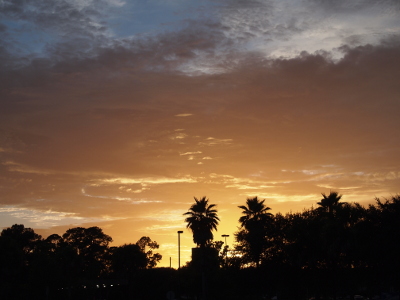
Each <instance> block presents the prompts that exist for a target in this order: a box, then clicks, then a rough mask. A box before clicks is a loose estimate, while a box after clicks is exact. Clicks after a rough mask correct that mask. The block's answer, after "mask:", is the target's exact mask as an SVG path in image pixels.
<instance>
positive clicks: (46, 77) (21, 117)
mask: <svg viewBox="0 0 400 300" xmlns="http://www.w3.org/2000/svg"><path fill="white" fill-rule="evenodd" d="M64 2H66V3H69V5H72V4H71V3H72V2H71V1H67V0H65V1H64ZM103 2H104V3H108V4H109V5H111V6H113V7H114V9H117V8H118V9H123V8H124V6H128V4H126V3H125V2H122V1H121V2H120V1H103ZM159 2H160V3H159V5H160V6H161V3H162V5H172V4H171V3H173V1H172V2H171V3H169V4H166V3H167V2H165V1H159ZM164 2H165V3H164ZM178 2H179V1H178ZM181 2H182V3H181V5H183V3H184V2H185V1H181ZM217 2H218V3H221V6H218V7H217V8H218V9H219V10H217V12H216V13H215V14H214V15H213V19H212V20H210V19H209V18H205V17H203V16H202V14H201V10H200V9H199V10H195V12H196V13H195V14H194V15H192V13H193V10H188V11H186V10H180V8H179V7H180V6H179V5H178V4H176V3H175V6H172V8H170V9H171V12H172V11H174V12H178V13H177V15H178V16H180V18H181V19H182V20H178V19H177V20H176V21H175V23H174V26H175V27H174V28H168V29H165V28H164V27H163V28H162V29H157V30H156V31H155V32H154V31H151V33H148V32H145V31H144V32H143V33H142V35H137V33H131V35H129V36H127V34H126V33H124V34H125V36H122V33H119V31H118V30H117V29H115V28H113V27H112V25H113V24H114V25H115V23H113V22H111V21H110V20H111V19H112V17H113V18H115V19H118V17H121V19H122V15H118V13H121V14H122V12H121V11H118V10H117V11H115V10H111V12H108V15H107V14H106V16H108V19H107V20H108V21H107V22H108V23H107V22H105V24H106V25H104V26H105V27H106V29H102V30H103V31H101V30H100V29H96V28H97V27H96V28H95V29H93V28H92V27H90V26H89V25H88V24H87V23H85V21H84V20H86V19H85V18H84V17H85V16H86V17H87V18H89V19H90V18H95V17H94V16H92V15H90V14H89V10H87V11H86V10H85V9H82V8H80V10H79V12H80V14H81V19H79V20H80V22H75V21H74V22H75V23H73V21H71V20H69V19H68V18H62V17H61V15H60V20H58V22H64V23H62V24H63V26H58V25H57V26H55V25H54V24H53V25H51V24H50V25H51V26H54V28H52V27H50V28H51V30H53V31H51V32H50V33H49V34H50V37H44V36H41V39H39V38H38V37H37V38H35V40H34V41H32V40H29V39H27V38H26V36H25V35H23V34H22V33H21V30H20V31H18V32H17V31H16V30H15V29H14V28H13V27H12V26H14V25H11V23H12V21H15V22H21V24H22V23H23V22H27V21H26V20H30V19H29V18H26V17H25V18H23V16H24V15H23V14H24V10H22V8H21V7H20V8H18V9H21V10H18V9H17V8H15V7H14V8H13V9H14V10H13V11H14V12H15V11H18V12H19V15H18V14H17V13H15V14H11V13H9V11H11V8H8V7H7V4H2V5H3V6H2V7H1V8H2V10H1V11H0V12H1V14H3V18H0V19H3V20H6V21H4V22H3V23H1V24H0V33H1V34H2V36H3V42H2V43H3V44H2V46H3V48H2V50H1V51H0V62H1V63H0V65H1V71H0V76H1V78H0V79H1V83H0V216H1V218H0V226H1V227H2V228H4V227H9V226H11V225H12V224H15V223H17V224H24V225H25V226H27V227H32V228H34V229H35V230H36V231H37V232H39V233H41V234H42V235H43V236H47V235H48V234H52V233H59V234H62V233H64V232H65V231H66V230H67V229H68V228H71V227H76V226H83V227H89V226H99V227H101V228H102V229H103V230H104V232H105V233H106V234H109V235H111V236H112V238H113V239H114V245H121V244H123V243H134V242H136V241H137V240H138V239H139V238H140V237H141V236H150V237H151V238H152V239H153V240H156V241H157V242H158V243H159V244H160V249H159V252H160V253H161V254H162V255H163V260H162V262H161V264H160V265H161V266H169V258H170V257H171V258H172V264H173V267H176V266H177V233H176V232H177V230H184V234H183V235H182V236H181V246H182V259H181V262H182V264H183V263H184V262H186V261H188V260H190V248H191V247H193V246H194V244H193V242H192V235H191V233H190V232H189V231H188V230H186V229H185V223H184V216H183V213H184V212H186V211H187V209H188V208H189V207H190V205H191V204H192V203H193V197H194V196H195V197H202V196H207V197H208V198H209V199H210V202H211V203H214V204H217V208H218V211H219V216H220V219H221V222H220V226H219V227H218V232H216V233H215V238H216V239H218V240H223V238H222V237H221V235H222V234H229V235H230V237H229V238H228V244H230V245H232V244H233V242H234V238H233V234H234V232H235V231H236V230H237V226H238V219H239V217H240V209H239V208H237V206H238V205H244V203H245V201H246V198H247V197H251V196H259V197H260V198H262V199H266V204H267V205H268V206H269V207H271V209H272V211H271V212H272V213H274V214H275V213H277V212H282V213H286V212H289V211H293V212H296V211H301V210H302V209H303V208H310V207H311V206H312V205H314V206H315V205H316V202H318V201H319V200H320V199H321V193H322V192H325V193H329V191H330V190H331V189H333V190H336V191H339V192H340V193H341V194H343V195H344V196H343V200H344V201H347V202H354V201H357V202H360V203H362V204H368V203H373V202H374V198H375V197H390V196H391V195H395V194H397V193H398V192H399V181H400V180H399V178H400V155H399V150H400V139H399V128H400V124H399V123H400V121H399V117H398V112H399V111H400V84H399V78H400V39H399V34H398V33H399V28H400V26H399V24H398V23H399V22H398V20H400V18H398V17H399V11H400V9H399V6H398V5H396V4H395V2H391V1H387V2H382V3H381V4H380V5H382V7H378V6H377V5H375V6H373V9H372V8H370V7H368V5H367V4H368V1H358V4H357V5H358V6H357V7H356V6H354V5H349V4H344V2H343V3H342V4H338V6H337V7H335V6H334V5H332V6H331V7H330V6H329V7H328V6H327V5H322V4H320V6H318V5H319V4H318V3H317V2H313V1H305V2H303V4H302V5H305V6H306V7H307V5H316V6H317V7H316V8H318V9H317V10H314V12H313V13H309V14H307V15H304V14H305V10H304V11H302V10H301V6H299V7H296V6H295V5H294V4H293V7H290V8H291V9H292V10H293V11H298V10H300V11H301V12H303V13H304V14H298V16H297V17H296V18H294V17H293V18H294V19H293V20H292V21H293V22H292V21H290V19H287V20H286V19H283V20H282V21H281V18H280V15H279V14H282V13H283V12H282V11H281V10H279V9H275V10H274V8H276V6H274V5H277V3H275V2H274V1H249V2H248V3H247V4H243V3H242V2H240V1H232V2H231V3H230V2H226V1H217ZM339 2H340V1H339ZM74 3H81V2H80V1H76V2H74ZM82 3H84V2H82ZM85 3H86V2H85ZM110 3H111V4H110ZM124 3H125V4H124ZM185 3H186V2H185ZM202 3H203V2H202ZM204 3H206V1H205V2H204ZM207 3H208V2H207ZM250 3H252V5H250ZM293 3H294V2H293ZM350 3H351V1H350ZM273 4H274V5H273ZM306 4H307V5H306ZM21 5H22V4H21ZM81 5H83V4H81ZM85 5H89V6H90V5H91V4H85ZM93 5H94V4H93ZM185 5H186V4H185ZM204 5H205V6H204V7H203V9H204V10H206V11H207V10H208V9H210V8H209V7H208V6H207V5H206V4H204ZM269 5H270V6H269ZM363 5H365V6H363ZM115 7H116V8H115ZM157 7H158V6H157ZM168 7H169V6H168ZM92 8H93V9H96V7H92ZM356 8H357V9H356ZM7 9H9V11H8V10H7ZM41 9H44V8H43V7H38V8H37V11H35V13H36V14H38V15H39V16H40V15H41V14H43V16H46V12H43V11H40V10H41ZM146 9H149V8H148V7H147V8H146ZM149 11H150V9H149ZM260 11H264V12H265V14H261V13H260ZM307 11H308V10H307ZM355 12H357V14H356V13H355ZM31 13H32V14H33V12H31ZM112 13H113V14H115V15H111V14H112ZM189 13H190V15H189ZM85 14H87V15H85ZM197 14H199V15H197ZM351 14H356V15H355V16H357V18H355V19H354V21H351V22H350V21H348V20H350V19H349V16H350V15H351ZM371 16H372V17H371ZM185 17H188V18H189V21H188V20H187V19H185ZM233 17H235V18H236V19H235V18H233ZM283 17H287V15H284V16H283ZM283 17H282V18H283ZM13 18H14V19H13ZM171 18H172V17H171ZM174 18H175V17H174ZM38 20H40V18H35V19H34V18H32V20H31V21H30V22H32V23H33V24H35V26H36V27H37V28H39V29H40V28H41V27H40V26H42V27H43V28H44V26H45V25H43V24H42V23H40V22H39V21H38ZM113 20H114V19H113ZM232 20H238V22H237V23H235V24H233V23H229V22H233V21H232ZM285 20H286V21H285ZM311 20H316V21H315V22H316V23H315V24H320V25H321V26H320V27H318V26H317V27H313V29H311V27H310V24H312V22H311ZM318 20H319V21H318ZM325 20H326V21H325ZM345 20H347V21H345ZM8 21H9V23H7V22H8ZM317 21H318V22H322V23H318V22H317ZM35 22H36V23H35ZM49 22H50V21H49ZM121 22H122V21H121ZM151 22H153V23H154V24H155V23H160V21H159V20H158V19H157V18H156V17H154V19H151V20H150V21H149V23H148V24H147V23H145V22H144V21H143V24H141V26H142V27H143V28H144V29H143V28H142V27H140V28H141V30H145V29H146V28H148V27H146V26H150V25H151V24H153V23H151ZM171 22H172V21H171ZM185 22H186V23H185ZM252 22H253V23H252ZM279 22H282V24H280V23H279ZM291 22H292V23H291ZM306 22H308V23H307V24H308V25H307V24H306ZM324 22H325V23H324ZM363 22H364V23H363ZM72 23H73V24H72ZM57 24H59V23H57ZM124 24H125V23H124ZM293 24H294V25H293ZM367 24H368V26H367ZM50 25H49V24H47V23H46V26H50ZM145 25H146V26H145ZM279 25H280V26H282V27H279ZM21 26H22V25H21ZM68 26H70V27H68ZM107 26H108V27H107ZM132 26H133V25H132ZM291 26H294V27H296V28H292V27H291ZM339 27H340V28H341V29H340V30H339V29H338V28H339ZM21 28H22V27H21ZM23 28H24V29H23V30H26V34H27V35H29V34H34V33H32V32H33V31H30V30H28V29H27V27H23ZM65 28H72V29H73V30H72V29H71V32H73V35H72V37H71V36H68V34H67V33H68V32H67V31H66V32H64V31H62V30H65ZM279 28H280V29H279ZM78 29H79V30H81V31H79V30H78ZM278 29H279V30H278ZM13 30H15V32H17V33H18V34H20V40H18V36H17V37H11V33H12V32H13ZM120 30H121V29H120ZM138 30H139V29H138ZM268 30H270V31H268ZM59 31H62V35H60V36H59V37H58V39H56V38H55V37H54V36H52V35H51V34H54V32H56V33H58V32H59ZM261 31H264V38H263V39H261V37H260V36H261V34H260V32H261ZM266 31H268V32H269V33H268V34H269V35H268V36H266V34H265V32H266ZM77 32H78V33H77ZM104 32H105V33H104ZM376 32H378V33H379V34H378V35H377V34H375V33H376ZM74 34H76V36H74ZM53 39H54V40H53ZM43 40H44V42H43ZM38 41H42V42H43V43H44V46H43V49H44V50H43V49H42V50H37V47H38V46H37V43H39V42H38ZM319 41H320V42H321V43H320V44H319V43H318V42H319ZM23 42H24V43H26V45H29V46H31V48H29V47H28V50H26V49H22V48H23V47H22V46H21V44H23ZM10 45H11V46H10ZM88 45H89V46H88ZM318 45H320V47H321V48H318ZM18 47H20V48H18ZM85 47H87V48H85ZM17 50H18V51H17ZM302 50H306V51H308V52H301V51H302Z"/></svg>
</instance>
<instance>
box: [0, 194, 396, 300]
mask: <svg viewBox="0 0 400 300" xmlns="http://www.w3.org/2000/svg"><path fill="white" fill-rule="evenodd" d="M331 194H332V192H331ZM331 194H330V195H331ZM330 195H328V196H326V195H325V196H326V197H324V198H323V199H322V200H321V201H320V203H321V202H324V199H328V198H329V197H330ZM339 196H340V197H339ZM333 198H335V199H336V200H335V201H333V200H332V203H336V204H333V205H332V208H328V207H329V206H328V204H327V202H325V203H324V204H323V205H320V204H318V207H317V208H310V209H305V210H304V211H303V212H296V213H288V214H286V215H283V214H280V213H277V214H275V215H272V214H270V213H269V212H268V211H269V208H268V207H266V206H265V204H264V201H263V200H259V199H258V198H249V199H248V201H247V202H246V204H247V205H246V206H243V207H241V209H242V210H243V216H242V217H241V218H240V225H242V226H241V228H240V230H239V232H238V233H237V235H236V236H237V237H238V238H237V240H236V245H235V249H233V250H230V249H229V248H228V247H227V246H226V245H225V246H224V245H223V242H222V241H213V240H212V238H211V239H207V240H206V242H204V239H203V242H202V243H199V244H198V246H199V247H197V248H194V249H195V250H196V251H197V252H196V251H195V253H194V256H193V260H192V262H191V263H189V264H188V265H187V266H185V267H183V268H181V269H180V270H179V272H178V270H174V269H170V268H155V266H156V265H157V263H158V262H159V260H160V259H161V255H159V254H158V253H155V250H156V249H158V247H159V246H158V244H157V243H156V242H155V241H152V240H151V239H150V238H149V237H146V236H143V237H142V238H140V239H139V240H138V241H137V242H136V243H132V244H125V245H122V246H118V247H110V242H111V240H112V239H111V237H110V236H108V235H106V234H105V233H103V231H102V230H101V229H100V228H98V227H90V228H82V227H77V228H71V229H69V230H67V232H65V233H64V234H63V235H62V236H60V235H57V234H52V235H50V236H48V237H47V238H45V239H43V238H42V237H41V236H40V235H38V234H36V233H35V232H34V230H33V229H31V228H25V227H24V225H17V224H15V225H13V226H11V227H10V228H6V229H4V230H3V231H2V232H1V234H0V275H1V277H0V299H7V300H8V299H12V300H13V299H46V300H50V299H77V300H80V299H82V300H83V299H165V298H166V295H167V292H168V291H174V292H176V291H178V290H179V291H180V292H179V294H180V295H182V296H183V297H185V298H186V299H196V297H197V299H198V298H199V297H200V296H204V295H208V296H209V299H271V298H272V297H273V296H277V297H278V299H310V298H312V297H315V298H316V299H318V298H319V299H334V298H338V297H341V298H343V297H346V298H348V299H351V298H352V297H353V295H354V294H363V295H364V296H368V297H371V298H372V296H376V298H378V297H377V296H379V295H381V296H382V295H383V296H384V294H381V293H382V292H391V293H398V291H399V282H400V278H399V270H400V262H399V260H400V259H399V253H400V243H398V241H399V240H400V196H398V195H397V196H393V197H391V198H390V199H378V198H377V199H376V200H375V203H374V204H370V205H369V206H368V207H363V206H361V205H360V204H357V203H345V202H340V201H339V200H341V198H342V197H341V195H339V194H337V193H336V196H335V197H332V199H333ZM338 198H339V199H338ZM203 199H204V201H201V200H202V199H201V200H197V199H196V200H197V201H199V202H200V201H201V202H202V204H201V205H202V207H203V211H207V210H208V211H209V212H210V211H211V216H214V217H213V218H212V220H213V221H210V222H211V223H213V222H214V223H213V224H214V225H215V226H216V225H217V224H218V221H219V219H215V217H217V215H216V210H215V208H214V207H215V206H214V205H208V199H205V198H203ZM326 201H328V200H326ZM329 201H330V200H329ZM329 201H328V202H329ZM316 202H317V201H316ZM196 203H197V202H196ZM253 204H254V206H255V207H258V208H254V207H253V206H252V205H253ZM194 205H196V204H194ZM192 207H193V206H192ZM196 209H197V208H194V210H190V212H191V213H188V214H187V216H188V218H190V217H194V215H195V214H194V213H195V211H196ZM256 215H257V217H255V216H256ZM191 220H192V219H191ZM193 220H195V219H193ZM252 220H253V221H252ZM191 224H194V223H191ZM253 226H254V227H253ZM256 226H259V227H260V228H258V229H257V227H256ZM189 228H190V227H189ZM193 228H201V226H200V227H193ZM206 228H208V230H213V229H216V228H214V227H213V225H211V227H210V225H209V227H206ZM254 228H255V229H254ZM251 230H255V231H254V232H255V233H254V234H255V235H256V234H257V235H259V237H260V240H262V243H261V244H262V251H261V253H260V255H259V258H258V259H254V256H253V255H254V254H253V253H252V252H251V251H254V250H251V247H250V245H249V241H252V240H251V239H249V232H250V231H251ZM241 234H242V235H243V237H240V235H241ZM200 236H202V235H200ZM203 236H204V237H207V235H203ZM208 237H209V235H208ZM253 249H254V248H253ZM196 255H197V256H198V257H199V259H197V260H196V257H195V256H196ZM196 261H197V263H198V264H200V265H197V266H196ZM256 261H258V262H259V263H258V264H257V262H256ZM255 266H257V267H255ZM204 287H206V289H204ZM204 290H206V293H204ZM170 294H171V293H170ZM175 295H177V293H176V294H175ZM390 295H393V294H390ZM390 295H389V294H388V295H386V298H389V296H390ZM383 296H382V297H383Z"/></svg>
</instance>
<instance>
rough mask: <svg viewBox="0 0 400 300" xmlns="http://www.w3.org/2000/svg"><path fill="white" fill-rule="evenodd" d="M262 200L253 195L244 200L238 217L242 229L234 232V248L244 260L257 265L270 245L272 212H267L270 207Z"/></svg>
mask: <svg viewBox="0 0 400 300" xmlns="http://www.w3.org/2000/svg"><path fill="white" fill-rule="evenodd" d="M264 202H265V200H260V199H258V197H254V198H248V199H247V200H246V205H247V206H244V205H242V206H239V208H241V209H242V210H243V211H242V214H243V216H242V217H240V219H239V223H240V225H241V228H242V229H241V230H240V231H238V232H237V233H236V234H235V237H236V241H237V246H236V250H238V251H240V252H241V253H242V255H243V256H244V257H243V259H244V261H245V262H247V263H255V264H256V265H257V266H259V264H260V260H261V256H262V254H263V253H266V250H267V248H268V247H269V246H270V245H269V234H270V233H271V229H272V227H271V223H272V222H271V221H272V214H271V213H269V212H268V210H270V209H271V208H269V207H267V206H265V204H264Z"/></svg>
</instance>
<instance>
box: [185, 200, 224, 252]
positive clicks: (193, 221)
mask: <svg viewBox="0 0 400 300" xmlns="http://www.w3.org/2000/svg"><path fill="white" fill-rule="evenodd" d="M194 201H195V202H196V203H195V204H193V205H192V206H191V207H190V208H189V211H188V212H186V213H184V214H183V215H185V216H188V217H187V218H186V219H185V222H187V228H189V229H190V230H191V231H192V232H193V242H194V243H195V244H197V246H198V247H205V246H206V245H207V244H209V243H210V242H211V241H212V240H213V238H214V235H213V233H212V231H213V230H217V225H218V221H219V218H218V215H217V210H216V209H215V206H216V205H215V204H208V201H209V200H208V199H207V198H206V197H203V198H201V199H200V200H198V199H197V198H196V197H194Z"/></svg>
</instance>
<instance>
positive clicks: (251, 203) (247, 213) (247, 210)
mask: <svg viewBox="0 0 400 300" xmlns="http://www.w3.org/2000/svg"><path fill="white" fill-rule="evenodd" d="M264 202H265V199H264V200H259V199H258V197H254V198H248V199H247V200H246V205H247V206H244V205H241V206H238V207H239V208H241V209H243V211H242V214H244V216H241V217H240V218H239V222H240V224H241V226H242V227H244V228H246V229H248V228H247V227H249V226H251V225H250V224H251V223H253V222H260V221H265V219H266V218H267V217H271V216H272V214H271V213H269V212H267V211H268V210H270V209H271V208H270V207H267V206H266V205H265V204H264Z"/></svg>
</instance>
